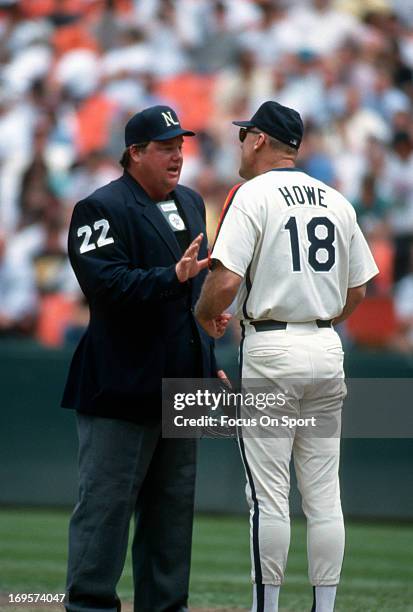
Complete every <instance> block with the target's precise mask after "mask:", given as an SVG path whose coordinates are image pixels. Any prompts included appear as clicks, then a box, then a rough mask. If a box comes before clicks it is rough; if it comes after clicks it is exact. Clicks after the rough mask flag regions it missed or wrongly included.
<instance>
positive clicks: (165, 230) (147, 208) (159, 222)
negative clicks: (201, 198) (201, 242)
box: [122, 171, 189, 261]
mask: <svg viewBox="0 0 413 612" xmlns="http://www.w3.org/2000/svg"><path fill="white" fill-rule="evenodd" d="M122 180H123V181H124V182H125V183H126V184H127V186H128V187H129V189H130V190H131V191H132V193H133V195H134V197H135V200H136V202H137V203H138V204H140V205H141V206H144V211H143V216H144V217H145V218H146V219H147V220H148V221H149V222H150V223H151V224H152V225H153V227H154V229H155V230H156V231H157V232H158V234H159V235H160V237H161V238H162V240H163V241H164V242H165V244H166V245H167V247H168V248H169V250H170V251H171V253H172V255H173V256H174V258H175V259H176V261H179V260H180V259H181V257H182V253H181V249H180V248H179V244H178V242H177V240H176V238H175V236H174V233H173V231H172V230H171V229H170V227H169V226H168V223H167V222H166V220H165V219H164V217H163V215H162V213H161V211H160V210H159V209H158V207H157V205H156V204H155V202H153V201H152V200H151V198H150V197H149V196H148V194H147V193H146V191H145V190H144V189H143V188H142V187H141V186H140V185H139V183H137V182H136V181H135V179H134V178H132V177H131V176H130V174H129V173H128V172H126V171H125V172H124V174H123V177H122ZM188 223H189V221H188Z"/></svg>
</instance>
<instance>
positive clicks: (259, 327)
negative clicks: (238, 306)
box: [249, 319, 332, 332]
mask: <svg viewBox="0 0 413 612" xmlns="http://www.w3.org/2000/svg"><path fill="white" fill-rule="evenodd" d="M331 322H332V319H330V320H328V321H323V320H322V319H316V320H315V324H316V325H317V327H320V328H321V327H331ZM249 323H250V324H251V325H253V326H254V327H255V331H257V332H264V331H272V330H275V329H287V325H288V323H287V322H286V321H274V320H268V321H249ZM308 323H312V321H308Z"/></svg>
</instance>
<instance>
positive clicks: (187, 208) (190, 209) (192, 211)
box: [172, 191, 205, 243]
mask: <svg viewBox="0 0 413 612" xmlns="http://www.w3.org/2000/svg"><path fill="white" fill-rule="evenodd" d="M172 195H173V197H174V199H175V200H178V202H179V204H180V205H181V207H182V209H183V211H184V213H185V219H186V222H187V227H188V232H189V242H190V243H191V242H192V241H193V240H194V239H195V238H196V237H197V236H198V234H200V233H201V232H202V231H204V230H203V229H202V226H201V218H200V215H199V212H198V210H197V209H196V207H195V205H194V204H193V203H192V202H191V201H189V200H187V199H186V198H182V197H179V196H178V194H177V193H176V191H173V192H172ZM204 234H205V231H204ZM204 238H205V236H204Z"/></svg>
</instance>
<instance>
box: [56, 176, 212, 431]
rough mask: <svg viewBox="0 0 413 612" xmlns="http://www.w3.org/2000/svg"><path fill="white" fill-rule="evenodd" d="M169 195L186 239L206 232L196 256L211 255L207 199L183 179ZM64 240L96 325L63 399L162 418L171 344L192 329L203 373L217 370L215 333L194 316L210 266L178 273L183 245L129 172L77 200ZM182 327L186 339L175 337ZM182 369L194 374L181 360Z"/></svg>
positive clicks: (88, 409)
mask: <svg viewBox="0 0 413 612" xmlns="http://www.w3.org/2000/svg"><path fill="white" fill-rule="evenodd" d="M172 195H173V197H174V198H175V199H177V200H178V201H179V204H180V205H181V207H182V210H183V212H184V214H185V217H186V221H187V226H188V230H189V234H190V240H191V241H192V240H193V239H194V238H195V237H196V236H197V235H198V234H199V233H200V232H203V233H204V239H203V241H202V244H201V248H200V253H199V258H200V259H202V258H204V257H207V240H206V232H205V206H204V203H203V201H202V198H201V197H200V196H199V195H198V194H197V193H196V192H195V191H193V190H192V189H189V188H187V187H183V186H177V187H176V189H175V190H174V192H173V193H172ZM68 245H69V257H70V261H71V264H72V267H73V269H74V271H75V274H76V277H77V279H78V281H79V284H80V286H81V288H82V291H83V293H84V294H85V296H86V298H87V300H88V303H89V308H90V323H89V326H88V328H87V330H86V332H85V334H84V335H83V337H82V339H81V341H80V343H79V346H78V347H77V349H76V352H75V354H74V356H73V360H72V363H71V367H70V371H69V376H68V380H67V383H66V388H65V391H64V396H63V401H62V406H64V407H66V408H74V409H76V410H78V411H80V412H85V413H89V414H95V415H99V416H106V417H112V418H124V419H128V420H132V421H136V422H140V421H143V420H146V419H147V418H148V417H155V418H159V417H160V414H161V411H160V407H161V387H162V378H163V377H165V376H167V375H168V369H167V356H168V355H171V354H173V353H174V351H175V349H176V354H181V355H182V351H183V350H185V347H184V346H181V344H180V343H182V342H187V339H188V334H191V335H192V336H194V335H195V336H196V338H195V340H196V342H197V344H198V346H199V347H200V352H201V357H202V367H201V371H200V372H199V374H200V375H203V376H204V377H214V376H216V363H215V357H214V347H213V341H212V340H211V338H210V337H209V336H208V335H207V334H206V333H205V332H204V331H203V329H202V328H200V327H199V325H198V324H197V323H196V320H195V318H194V316H193V309H194V306H195V303H196V301H197V299H198V297H199V294H200V291H201V286H202V283H203V281H204V278H205V275H206V273H207V272H206V271H202V272H201V273H200V274H198V276H196V277H195V278H193V279H192V280H190V281H189V282H187V283H180V282H179V281H178V279H177V276H176V273H175V266H176V263H177V261H178V260H179V259H180V258H181V256H182V252H181V249H180V247H179V244H178V242H177V240H176V238H175V235H174V233H173V231H172V229H171V228H170V227H169V225H168V223H167V221H166V220H165V219H164V217H163V215H162V213H161V212H160V210H159V209H158V207H157V206H156V204H155V203H154V202H153V201H152V200H151V199H150V197H149V196H148V195H147V193H146V192H145V191H144V189H143V188H142V187H141V186H140V185H139V184H138V183H137V182H136V181H135V180H134V179H133V178H132V176H130V175H129V174H128V172H126V171H125V172H124V174H123V176H121V177H120V178H119V179H117V180H115V181H112V182H111V183H109V184H108V185H106V186H104V187H102V188H100V189H98V190H97V191H95V192H94V193H93V194H92V195H90V196H89V197H87V198H86V199H84V200H82V201H80V202H78V203H77V204H76V206H75V208H74V211H73V216H72V220H71V224H70V229H69V238H68ZM177 323H178V325H177ZM179 327H180V328H181V329H182V330H184V332H185V333H183V334H182V337H181V335H179V334H175V335H172V336H171V331H170V330H171V329H175V330H176V329H177V328H179ZM191 342H194V340H191ZM178 375H179V376H182V377H184V376H188V375H189V376H191V375H193V374H191V373H190V372H188V373H187V372H185V371H182V372H179V368H178Z"/></svg>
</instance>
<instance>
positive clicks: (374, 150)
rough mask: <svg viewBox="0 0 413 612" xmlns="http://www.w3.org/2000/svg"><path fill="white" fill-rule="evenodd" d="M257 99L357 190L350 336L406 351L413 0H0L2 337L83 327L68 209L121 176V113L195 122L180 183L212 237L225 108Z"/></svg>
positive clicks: (241, 112)
mask: <svg viewBox="0 0 413 612" xmlns="http://www.w3.org/2000/svg"><path fill="white" fill-rule="evenodd" d="M267 99H275V100H277V101H278V102H281V103H282V104H285V105H287V106H292V107H294V108H296V109H298V110H299V111H300V112H301V114H302V116H303V119H304V120H305V123H306V138H305V141H304V144H303V146H302V150H301V154H300V158H299V166H300V167H301V168H302V169H303V170H305V171H306V172H308V173H309V174H311V175H313V176H315V177H317V178H319V179H321V180H323V181H325V182H326V183H328V184H330V185H332V186H334V187H337V188H338V189H339V190H340V191H342V192H343V193H344V195H345V196H346V197H347V198H348V199H349V200H350V201H351V202H352V203H353V205H354V207H355V209H356V211H357V214H358V218H359V222H360V225H361V226H362V229H363V230H364V232H365V235H366V236H367V238H368V240H369V242H370V244H371V247H372V249H373V252H374V255H375V258H376V261H377V263H378V266H379V268H380V270H381V272H380V275H379V276H378V277H377V278H376V279H375V280H374V281H373V283H372V286H371V287H370V289H369V291H370V295H369V298H368V300H367V302H366V305H365V306H363V309H362V312H361V314H360V315H359V316H358V318H357V319H355V320H354V322H353V323H350V324H349V325H348V329H347V330H346V331H345V333H346V334H347V336H348V337H349V338H350V339H353V341H356V342H361V343H366V344H373V345H376V346H382V347H389V346H390V347H393V348H394V347H396V348H398V349H399V350H402V351H406V352H409V351H412V350H413V113H412V110H413V2H411V1H410V0H409V1H405V0H363V1H361V0H337V1H333V0H289V1H286V0H284V1H282V0H278V1H277V0H20V1H19V0H0V337H3V338H4V337H10V336H12V337H34V338H36V339H37V340H39V341H40V342H41V343H43V344H45V345H49V346H61V345H63V344H64V343H65V342H70V341H73V340H75V339H77V338H78V337H79V333H80V331H81V330H82V329H83V328H84V326H85V325H86V323H87V318H88V312H87V307H86V305H85V303H84V301H83V298H82V296H81V294H80V290H79V289H78V286H77V283H76V280H75V278H74V276H73V274H72V272H71V269H70V266H69V264H68V261H67V257H66V235H67V227H68V221H69V220H70V215H71V211H72V208H73V206H74V204H75V203H76V201H78V200H79V199H81V198H82V197H84V196H86V195H87V194H89V193H90V192H91V191H93V190H94V189H95V188H97V187H99V186H101V185H103V184H105V183H106V182H108V181H110V180H111V179H113V178H116V177H117V176H118V175H119V174H120V172H121V167H120V166H119V163H118V160H119V159H120V156H121V153H122V151H123V127H124V125H125V122H126V121H127V119H128V118H129V116H131V115H132V114H134V113H135V112H137V111H138V110H140V109H142V108H145V107H147V106H150V105H152V104H157V103H167V104H170V105H171V106H173V107H174V108H175V109H176V110H177V112H178V114H179V116H180V119H181V122H182V124H183V125H185V127H188V128H190V129H194V130H195V131H196V132H197V134H198V138H196V139H190V140H188V141H187V142H186V143H185V163H184V170H183V175H182V178H181V182H182V183H184V184H187V185H190V186H192V187H194V188H195V189H197V190H198V191H200V193H201V194H202V195H203V197H204V199H205V201H206V204H207V210H208V222H209V232H210V240H211V241H212V240H213V234H214V229H215V227H216V223H217V219H218V215H219V212H220V209H221V207H222V205H223V203H224V200H225V196H226V194H227V192H228V190H229V188H230V187H231V186H232V185H233V184H234V183H236V182H238V181H239V177H238V159H239V142H238V138H237V131H236V128H235V127H233V126H232V125H231V120H232V119H244V118H249V117H250V116H251V114H252V113H253V112H255V110H256V108H257V107H258V105H259V104H260V103H261V102H263V101H265V100H267Z"/></svg>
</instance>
